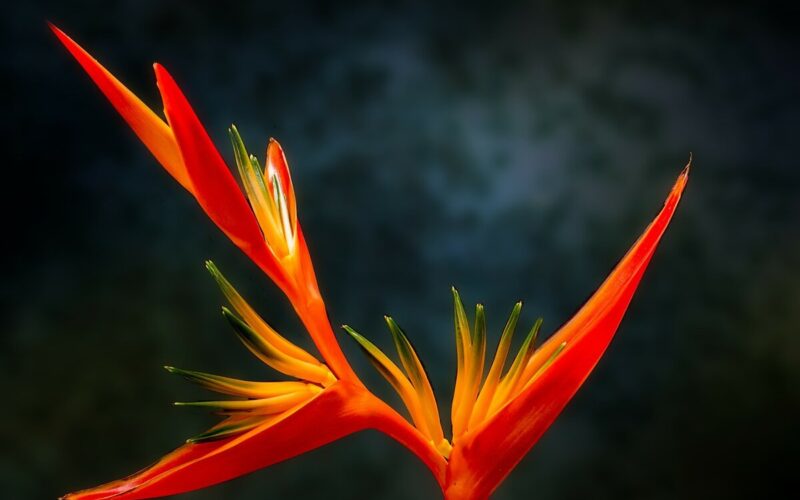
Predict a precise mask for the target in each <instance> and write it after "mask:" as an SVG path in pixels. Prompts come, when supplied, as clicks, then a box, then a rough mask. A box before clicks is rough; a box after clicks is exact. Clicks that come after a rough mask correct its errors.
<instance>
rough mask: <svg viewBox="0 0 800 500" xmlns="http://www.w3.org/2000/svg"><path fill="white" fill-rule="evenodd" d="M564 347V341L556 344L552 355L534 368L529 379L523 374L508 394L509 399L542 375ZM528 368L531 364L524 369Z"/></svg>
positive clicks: (565, 345)
mask: <svg viewBox="0 0 800 500" xmlns="http://www.w3.org/2000/svg"><path fill="white" fill-rule="evenodd" d="M566 347H567V342H566V341H564V342H562V343H560V344H558V346H556V348H555V350H554V351H553V352H552V354H550V356H549V357H548V358H547V360H546V361H545V362H544V363H542V364H541V365H539V366H538V367H537V368H535V371H534V372H533V375H531V376H530V377H529V378H525V374H524V373H523V376H522V377H520V379H519V380H518V381H517V383H516V384H515V386H514V388H513V389H512V390H511V392H510V393H509V399H513V398H515V397H516V396H517V394H519V393H520V392H522V391H523V390H524V389H525V387H527V386H528V385H529V384H530V383H531V382H533V381H534V380H536V379H537V378H538V377H539V375H541V374H542V373H544V372H545V370H547V368H548V367H549V366H550V365H551V364H552V363H553V361H555V360H556V358H557V357H558V355H559V354H561V351H563V350H564V349H565V348H566ZM531 361H533V358H531ZM530 366H531V363H530V362H529V363H528V366H526V368H528V367H530ZM526 371H527V370H526Z"/></svg>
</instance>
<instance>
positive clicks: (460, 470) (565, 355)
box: [446, 167, 688, 499]
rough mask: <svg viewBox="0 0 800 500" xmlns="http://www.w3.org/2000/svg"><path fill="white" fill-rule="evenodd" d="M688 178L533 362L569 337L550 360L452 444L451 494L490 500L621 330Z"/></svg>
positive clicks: (681, 179) (683, 176)
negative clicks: (506, 401) (509, 398)
mask: <svg viewBox="0 0 800 500" xmlns="http://www.w3.org/2000/svg"><path fill="white" fill-rule="evenodd" d="M687 178H688V167H687V169H686V170H684V172H683V173H682V174H681V175H680V177H679V178H678V180H677V182H676V183H675V186H674V187H673V188H672V192H671V193H670V195H669V197H668V198H667V200H666V202H665V204H664V208H663V209H662V210H661V212H660V213H659V214H658V216H657V217H656V218H655V219H654V220H653V222H652V223H651V224H650V225H649V226H648V228H647V229H646V230H645V232H644V234H643V235H642V236H641V237H640V238H639V240H638V241H637V242H636V243H635V244H634V245H633V247H632V248H631V249H630V250H629V251H628V253H627V254H626V255H625V257H624V258H623V259H622V261H620V263H619V264H618V265H617V267H616V268H615V269H614V270H613V271H612V272H611V274H610V275H609V276H608V278H606V280H605V282H604V283H603V284H602V285H601V286H600V288H599V289H598V290H597V291H596V292H595V294H594V295H593V296H592V297H591V298H590V299H589V301H588V302H587V303H586V304H585V305H584V306H583V307H582V308H581V309H580V311H578V313H577V314H576V315H575V316H574V317H573V318H572V319H571V320H570V321H569V322H567V323H566V324H565V325H564V326H563V327H562V328H561V329H560V330H559V331H558V332H557V333H556V334H554V335H553V336H552V337H551V338H550V339H549V340H548V341H547V343H545V345H543V346H542V347H541V349H540V350H539V351H538V352H537V354H536V356H535V357H534V359H533V360H532V361H531V363H534V364H535V363H541V362H542V360H543V359H547V358H548V357H549V356H550V355H552V353H553V352H554V351H555V350H556V349H557V348H558V346H559V345H561V344H562V343H563V342H566V347H565V348H564V350H563V351H562V352H561V353H560V354H559V355H558V357H556V358H555V360H554V361H553V363H552V364H551V365H550V366H549V367H548V368H547V369H546V370H545V371H544V372H543V373H542V374H541V375H540V376H539V377H538V378H536V379H535V380H534V381H533V382H532V383H531V384H530V385H529V386H528V387H527V388H525V389H524V390H523V392H522V393H520V394H519V396H517V397H516V398H515V399H514V400H512V401H511V402H510V403H509V404H508V405H507V406H506V407H504V408H503V409H501V410H500V411H499V412H498V413H497V414H496V415H495V416H494V417H492V418H491V419H489V420H488V421H486V422H485V423H484V424H483V425H481V426H480V427H478V428H477V429H475V430H474V431H470V432H469V433H467V434H466V435H465V436H464V437H463V439H460V440H458V441H457V442H456V443H454V448H453V453H452V454H451V455H450V465H449V468H448V480H447V481H448V484H447V490H446V495H447V498H452V499H469V498H476V499H478V498H485V497H487V496H488V495H489V494H490V493H491V492H492V491H494V489H495V488H496V487H497V486H498V485H499V484H500V482H501V481H502V480H503V479H504V478H505V477H506V476H507V475H508V474H509V473H510V472H511V470H512V469H513V468H514V466H515V465H516V464H517V463H518V462H519V461H520V460H521V459H522V458H523V457H524V456H525V454H526V453H527V452H528V451H529V450H530V449H531V447H532V446H533V445H534V444H535V443H536V441H537V440H538V439H539V438H540V437H541V436H542V434H543V433H544V431H545V430H547V428H548V427H549V426H550V424H552V423H553V421H554V420H555V419H556V417H557V416H558V414H559V413H560V412H561V410H562V409H563V408H564V406H566V404H567V403H568V402H569V400H570V399H571V398H572V396H573V395H574V394H575V393H576V392H577V391H578V389H579V388H580V386H581V384H583V382H584V380H586V378H587V377H588V376H589V374H590V373H591V371H592V369H593V368H594V367H595V365H596V364H597V362H598V361H599V360H600V357H601V356H602V355H603V352H605V349H606V347H607V346H608V344H609V342H610V341H611V339H612V337H613V336H614V333H615V332H616V331H617V327H618V326H619V324H620V322H621V321H622V317H623V315H624V314H625V311H626V309H627V308H628V304H629V303H630V301H631V298H632V297H633V294H634V292H635V291H636V287H637V285H638V284H639V281H640V280H641V278H642V275H643V274H644V271H645V269H646V268H647V264H648V263H649V262H650V258H651V257H652V256H653V253H654V252H655V249H656V247H657V245H658V242H659V240H660V239H661V236H662V235H663V234H664V231H665V230H666V228H667V225H668V224H669V221H670V219H671V218H672V214H673V213H674V212H675V208H676V207H677V205H678V201H679V200H680V197H681V193H682V192H683V189H684V187H685V186H686V181H687ZM537 358H538V359H537Z"/></svg>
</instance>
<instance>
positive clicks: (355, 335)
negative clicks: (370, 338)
mask: <svg viewBox="0 0 800 500" xmlns="http://www.w3.org/2000/svg"><path fill="white" fill-rule="evenodd" d="M342 328H343V329H344V331H346V332H347V333H349V334H350V336H351V337H353V338H354V339H356V340H359V339H363V338H364V337H362V336H361V334H360V333H358V332H357V331H355V330H353V329H352V328H350V325H342Z"/></svg>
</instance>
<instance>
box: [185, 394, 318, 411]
mask: <svg viewBox="0 0 800 500" xmlns="http://www.w3.org/2000/svg"><path fill="white" fill-rule="evenodd" d="M312 396H313V394H311V393H310V392H308V391H303V392H291V393H289V394H282V395H280V396H273V397H271V398H261V399H232V400H227V401H189V402H177V403H175V406H199V407H204V408H217V409H220V410H226V411H252V412H254V413H258V414H264V415H271V414H274V413H282V412H284V411H286V410H288V409H290V408H293V407H295V406H297V405H298V404H300V403H304V402H305V401H307V400H308V399H309V398H310V397H312Z"/></svg>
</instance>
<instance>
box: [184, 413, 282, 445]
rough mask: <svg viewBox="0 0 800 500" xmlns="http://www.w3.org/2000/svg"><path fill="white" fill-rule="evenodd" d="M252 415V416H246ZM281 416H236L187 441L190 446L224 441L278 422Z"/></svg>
mask: <svg viewBox="0 0 800 500" xmlns="http://www.w3.org/2000/svg"><path fill="white" fill-rule="evenodd" d="M246 415H250V414H246ZM279 417H280V415H268V416H263V415H258V416H247V417H242V416H240V414H234V415H232V416H230V417H228V418H226V419H225V420H223V421H222V422H220V423H219V424H217V425H215V426H214V427H212V428H211V429H209V430H207V431H206V432H204V433H202V434H199V435H197V436H195V437H193V438H190V439H187V440H186V442H187V443H189V444H198V443H206V442H209V441H216V440H218V439H224V438H227V437H230V436H233V435H235V434H241V433H243V432H245V431H249V430H250V429H252V428H254V427H257V426H259V425H263V424H265V423H267V422H269V421H270V420H276V419H277V418H279Z"/></svg>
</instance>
